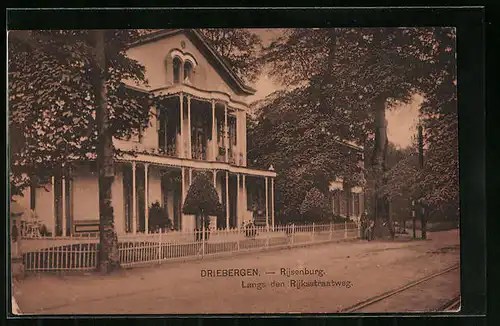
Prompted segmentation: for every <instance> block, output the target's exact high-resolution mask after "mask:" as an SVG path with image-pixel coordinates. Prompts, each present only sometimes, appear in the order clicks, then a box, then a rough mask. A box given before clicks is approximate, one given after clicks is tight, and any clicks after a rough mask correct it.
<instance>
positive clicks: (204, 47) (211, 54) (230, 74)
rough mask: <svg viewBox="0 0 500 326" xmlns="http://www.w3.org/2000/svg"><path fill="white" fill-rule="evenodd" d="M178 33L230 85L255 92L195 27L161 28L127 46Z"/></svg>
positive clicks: (247, 92) (240, 89) (242, 90)
mask: <svg viewBox="0 0 500 326" xmlns="http://www.w3.org/2000/svg"><path fill="white" fill-rule="evenodd" d="M179 33H184V34H185V35H186V36H187V37H188V38H189V39H190V40H191V41H192V42H193V44H194V45H195V46H196V47H198V49H199V50H200V52H201V53H203V54H204V55H205V56H206V58H207V60H209V61H210V62H211V63H212V64H213V65H214V66H215V67H216V69H217V70H218V71H219V72H220V73H221V75H222V77H223V78H224V79H225V80H226V81H227V82H228V83H229V84H230V85H232V86H233V87H235V88H236V89H237V90H239V91H240V92H243V93H245V94H248V95H253V94H255V92H256V91H257V90H255V89H253V88H252V87H250V86H248V85H246V84H245V83H244V82H243V80H241V78H240V77H239V76H238V75H237V74H236V73H235V72H234V71H233V70H232V69H231V67H230V66H229V65H228V63H227V61H226V60H225V59H224V58H223V57H222V56H221V55H220V54H219V53H218V52H217V51H216V50H215V49H214V48H213V47H212V46H210V45H209V44H208V42H207V41H206V40H205V38H204V37H203V36H202V35H201V34H200V33H199V32H198V31H197V30H195V29H162V30H159V31H157V32H153V33H150V34H147V35H144V36H142V37H141V38H140V39H139V40H137V41H135V42H133V43H132V44H130V46H129V48H133V47H136V46H139V45H142V44H146V43H150V42H154V41H157V40H160V39H163V38H167V37H170V36H172V35H175V34H179Z"/></svg>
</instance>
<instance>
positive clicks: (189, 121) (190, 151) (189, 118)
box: [187, 95, 192, 158]
mask: <svg viewBox="0 0 500 326" xmlns="http://www.w3.org/2000/svg"><path fill="white" fill-rule="evenodd" d="M187 104H188V130H187V135H188V140H187V151H188V155H187V157H188V158H192V150H191V96H190V95H188V96H187Z"/></svg>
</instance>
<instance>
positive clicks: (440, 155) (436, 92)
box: [419, 28, 459, 217]
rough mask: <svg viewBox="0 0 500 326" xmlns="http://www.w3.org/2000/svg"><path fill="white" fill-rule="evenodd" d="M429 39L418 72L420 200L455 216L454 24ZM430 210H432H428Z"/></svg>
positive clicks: (437, 31)
mask: <svg viewBox="0 0 500 326" xmlns="http://www.w3.org/2000/svg"><path fill="white" fill-rule="evenodd" d="M433 36H434V38H433V42H430V41H428V42H427V43H426V45H427V49H428V50H427V51H428V52H429V53H430V54H429V56H430V57H431V58H432V60H427V61H426V64H425V65H423V71H422V72H421V84H422V91H423V92H424V93H425V101H424V103H423V104H422V109H421V118H422V124H423V127H424V143H425V144H426V147H427V148H426V150H425V151H424V170H423V173H422V174H421V176H420V179H419V185H420V188H421V194H422V200H423V201H424V203H425V204H426V205H427V206H428V207H429V208H433V209H432V210H433V211H435V212H439V211H441V213H444V212H445V211H446V212H448V213H446V215H448V214H450V215H451V216H455V217H458V211H459V174H458V171H459V161H458V114H457V74H456V51H455V48H456V34H455V29H454V28H443V29H438V30H436V31H435V32H434V34H433ZM429 38H430V37H429ZM430 213H431V214H432V213H433V212H432V211H431V212H430Z"/></svg>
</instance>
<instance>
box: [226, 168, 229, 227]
mask: <svg viewBox="0 0 500 326" xmlns="http://www.w3.org/2000/svg"><path fill="white" fill-rule="evenodd" d="M226 230H229V172H227V171H226Z"/></svg>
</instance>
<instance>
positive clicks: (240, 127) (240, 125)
mask: <svg viewBox="0 0 500 326" xmlns="http://www.w3.org/2000/svg"><path fill="white" fill-rule="evenodd" d="M242 113H244V112H243V111H238V115H237V117H236V119H238V120H237V122H236V125H237V128H236V134H237V136H236V139H237V143H238V155H237V162H238V165H240V166H243V165H244V164H243V161H242V160H243V157H244V154H243V114H242Z"/></svg>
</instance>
